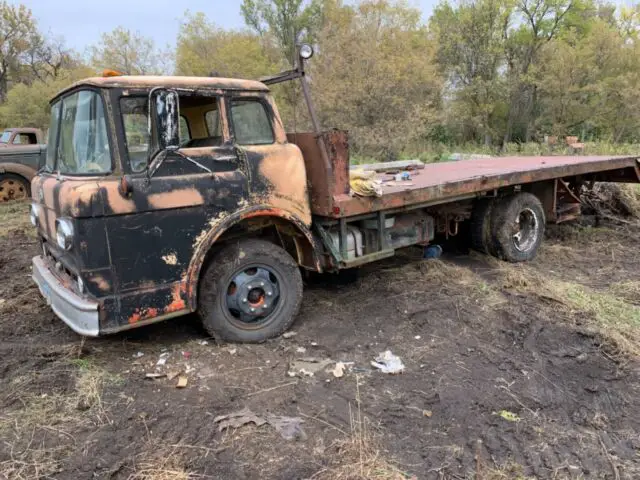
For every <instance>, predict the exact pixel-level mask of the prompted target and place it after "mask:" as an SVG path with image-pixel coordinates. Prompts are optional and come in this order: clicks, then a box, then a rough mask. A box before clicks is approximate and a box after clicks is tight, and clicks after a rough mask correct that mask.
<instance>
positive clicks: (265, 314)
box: [224, 265, 282, 329]
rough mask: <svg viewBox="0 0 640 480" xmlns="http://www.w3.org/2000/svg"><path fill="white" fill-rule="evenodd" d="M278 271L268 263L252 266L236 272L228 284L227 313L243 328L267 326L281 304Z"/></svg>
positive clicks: (280, 283) (229, 317) (231, 319)
mask: <svg viewBox="0 0 640 480" xmlns="http://www.w3.org/2000/svg"><path fill="white" fill-rule="evenodd" d="M281 285H282V282H281V280H280V276H279V274H278V273H277V272H276V271H274V270H273V269H272V268H270V267H267V266H266V265H250V266H248V267H243V268H242V269H240V270H238V271H236V272H235V273H234V274H233V275H232V277H231V281H230V282H229V284H228V285H227V290H226V296H225V300H224V303H225V312H226V313H227V317H228V319H229V320H230V321H232V322H233V323H234V324H236V325H237V326H238V327H240V328H244V329H255V328H261V327H264V326H265V325H266V324H267V323H269V322H270V321H271V320H272V319H273V318H274V316H275V315H274V314H275V312H276V311H277V310H278V309H279V307H280V305H281V303H282V302H281V298H280V297H281V295H282V293H281V289H280V286H281Z"/></svg>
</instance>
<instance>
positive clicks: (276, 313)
mask: <svg viewBox="0 0 640 480" xmlns="http://www.w3.org/2000/svg"><path fill="white" fill-rule="evenodd" d="M301 303H302V277H301V275H300V270H299V269H298V265H297V264H296V262H295V261H294V260H293V258H291V256H290V255H289V254H288V253H287V252H286V251H285V250H284V249H282V248H280V247H279V246H277V245H274V244H273V243H270V242H267V241H265V240H259V239H245V240H241V241H237V242H234V243H230V244H228V245H226V246H224V247H223V248H222V249H221V250H220V251H219V252H217V253H216V254H215V256H214V257H213V259H212V260H211V262H209V264H208V265H207V267H206V268H205V271H204V273H203V276H202V278H201V281H200V287H199V292H198V313H199V315H200V318H201V319H202V323H203V325H204V327H205V329H206V330H207V332H208V333H209V334H210V335H212V336H213V337H214V338H216V339H219V340H225V341H230V342H241V343H258V342H263V341H265V340H267V339H269V338H272V337H277V336H278V335H281V334H282V333H284V332H285V331H286V330H287V329H288V328H289V327H290V326H291V324H292V323H293V321H294V320H295V317H296V315H297V313H298V310H299V309H300V304H301Z"/></svg>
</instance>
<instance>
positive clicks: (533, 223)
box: [491, 192, 546, 263]
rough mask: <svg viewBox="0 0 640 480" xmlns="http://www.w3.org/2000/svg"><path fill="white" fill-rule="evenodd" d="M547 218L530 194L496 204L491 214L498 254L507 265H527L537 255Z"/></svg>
mask: <svg viewBox="0 0 640 480" xmlns="http://www.w3.org/2000/svg"><path fill="white" fill-rule="evenodd" d="M545 224H546V218H545V214H544V208H543V207H542V203H541V202H540V200H539V199H538V197H536V196H535V195H533V194H531V193H528V192H521V193H516V194H515V195H510V196H508V197H503V198H501V199H499V200H497V201H496V203H495V204H494V206H493V208H492V214H491V233H492V235H491V236H492V245H493V248H494V250H495V255H496V256H497V257H498V258H501V259H502V260H506V261H508V262H513V263H516V262H527V261H529V260H532V259H533V258H534V257H535V256H536V254H537V253H538V248H539V247H540V244H541V243H542V239H543V238H544V230H545Z"/></svg>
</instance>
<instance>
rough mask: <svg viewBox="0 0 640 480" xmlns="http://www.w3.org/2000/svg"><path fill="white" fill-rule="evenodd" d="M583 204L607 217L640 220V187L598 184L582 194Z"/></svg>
mask: <svg viewBox="0 0 640 480" xmlns="http://www.w3.org/2000/svg"><path fill="white" fill-rule="evenodd" d="M581 199H582V201H583V203H584V204H585V205H586V206H587V207H590V208H591V209H592V210H593V211H594V212H595V213H597V214H600V215H603V216H605V217H610V216H613V217H615V216H622V217H633V218H640V186H638V185H635V184H627V183H609V182H598V183H595V184H594V185H593V187H591V188H589V189H585V190H584V191H583V192H582V195H581Z"/></svg>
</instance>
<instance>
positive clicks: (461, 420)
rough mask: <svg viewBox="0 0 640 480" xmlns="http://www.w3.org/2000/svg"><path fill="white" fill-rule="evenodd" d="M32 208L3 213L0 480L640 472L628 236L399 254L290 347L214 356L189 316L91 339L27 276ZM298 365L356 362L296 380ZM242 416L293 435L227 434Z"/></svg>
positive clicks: (324, 308) (350, 288) (324, 296)
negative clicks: (276, 419)
mask: <svg viewBox="0 0 640 480" xmlns="http://www.w3.org/2000/svg"><path fill="white" fill-rule="evenodd" d="M25 212H26V205H24V204H18V205H15V204H14V205H12V206H2V207H0V221H1V222H0V223H1V224H2V225H1V228H0V275H1V277H0V278H2V282H0V440H1V441H0V477H2V478H11V479H13V478H16V479H18V478H20V479H27V478H28V479H33V478H56V479H96V478H97V479H174V478H176V479H181V478H182V479H186V478H215V479H254V478H256V479H257V478H274V479H304V478H324V479H338V478H379V479H401V478H419V479H422V478H447V479H474V478H475V479H502V478H504V479H515V478H523V479H524V478H541V479H547V478H603V479H604V478H607V479H618V478H620V479H622V478H629V479H631V478H640V457H639V452H640V450H639V449H640V415H639V412H640V398H639V396H638V393H639V386H640V370H639V368H638V367H639V363H638V361H637V351H636V350H635V348H636V345H638V343H637V342H636V337H635V335H636V334H635V329H636V328H640V316H639V313H638V310H639V309H638V307H637V306H636V305H638V304H639V302H640V296H638V292H640V288H639V286H640V282H638V272H640V256H638V255H637V252H638V249H637V238H638V234H639V233H640V227H639V226H637V225H635V224H627V223H615V222H614V223H612V222H609V223H607V224H603V225H601V226H599V227H596V228H593V227H585V226H584V225H581V224H577V223H576V224H572V225H563V226H557V227H553V228H550V229H549V231H548V233H547V238H546V240H545V244H544V247H543V248H542V251H541V253H540V255H539V256H538V258H537V259H536V260H535V261H534V262H532V263H530V264H528V265H515V266H514V265H506V264H503V263H500V262H497V261H495V260H492V259H489V258H486V257H483V256H481V255H478V254H473V253H471V254H469V253H467V252H464V251H461V252H460V251H457V252H456V251H454V252H449V253H446V254H445V256H444V257H443V258H442V260H440V261H438V260H435V261H434V260H426V261H423V260H421V258H420V256H421V255H420V254H421V252H420V251H419V250H408V251H405V252H403V253H402V254H401V255H400V256H398V257H397V258H395V259H392V260H389V261H386V262H382V263H379V264H377V265H375V266H370V267H367V268H366V270H365V271H363V272H362V275H361V277H360V279H359V280H358V281H357V282H355V283H353V284H348V285H338V284H334V283H331V282H329V283H327V282H324V283H323V282H322V281H318V280H314V281H313V282H311V283H310V284H309V285H308V286H307V289H306V292H305V297H304V304H303V308H302V311H301V313H300V315H299V317H298V319H297V322H296V323H295V325H294V328H293V331H294V332H296V335H295V336H292V337H290V338H279V339H276V340H273V341H270V342H267V343H265V344H262V345H217V344H215V342H214V341H213V340H212V339H208V338H207V337H206V334H205V333H204V332H203V330H202V329H201V328H200V327H199V325H198V321H197V318H195V317H189V318H182V319H176V320H173V321H169V322H166V323H163V324H158V325H155V326H150V327H146V328H142V329H139V330H136V331H131V332H128V333H126V334H120V335H116V336H111V337H107V338H100V339H87V340H82V339H81V338H80V337H78V336H77V335H75V334H74V333H73V332H71V331H70V330H69V329H68V328H67V327H66V326H65V325H64V324H63V323H62V322H61V321H59V320H58V319H56V317H55V316H54V315H53V313H52V312H51V311H50V310H49V308H48V307H47V306H46V305H45V303H44V302H43V300H42V299H41V298H40V295H39V293H38V291H37V289H36V287H34V285H33V283H32V281H31V279H30V259H31V257H32V256H33V255H35V254H37V251H38V248H37V245H36V240H35V238H34V236H33V233H32V231H31V229H30V227H29V226H28V225H27V223H26V222H25V215H26V213H25ZM303 349H304V350H303ZM385 350H391V351H392V352H393V353H394V354H396V355H398V356H399V357H400V358H401V359H402V361H403V362H404V365H405V367H406V368H405V371H404V373H403V374H400V375H388V374H384V373H381V372H379V371H377V370H375V369H374V368H373V367H372V366H371V363H370V362H371V360H373V359H374V357H376V356H377V355H378V354H379V353H380V352H383V351H385ZM638 351H640V350H638ZM163 353H164V354H168V356H167V355H164V356H165V357H167V359H166V364H165V365H164V366H156V363H157V362H158V360H159V358H160V356H161V355H162V354H163ZM303 357H315V358H318V359H331V360H333V361H343V362H353V364H350V365H347V368H346V370H345V373H344V376H342V377H340V378H337V377H335V376H334V375H333V374H332V373H330V372H327V370H331V369H332V368H334V365H333V364H331V365H328V366H327V367H326V368H325V369H322V370H320V371H319V372H318V373H316V374H315V375H314V376H304V377H302V378H301V377H299V376H294V377H292V376H290V375H289V374H288V372H289V371H290V370H291V366H290V364H291V362H292V361H293V360H296V359H300V358H303ZM147 373H161V374H168V375H169V377H170V378H168V377H161V378H157V379H148V378H145V374H147ZM181 376H184V377H186V378H187V379H188V384H187V386H186V387H185V388H182V389H179V388H176V385H177V382H178V380H179V378H180V377H181ZM245 408H248V409H250V410H251V411H252V412H253V413H254V414H255V415H257V416H262V417H264V416H267V417H268V416H269V415H277V416H288V417H298V418H300V419H301V420H302V421H303V423H302V424H301V427H302V430H303V433H299V432H298V435H297V439H294V440H285V439H283V438H282V436H281V435H280V433H278V432H277V431H276V430H275V429H274V428H273V427H272V426H270V425H269V424H265V425H262V426H259V427H257V426H255V425H253V424H248V425H245V426H240V427H238V428H228V429H225V430H223V431H219V429H218V425H219V424H218V423H215V422H214V419H215V417H217V416H219V415H225V414H229V413H233V412H237V411H239V410H242V409H245ZM268 418H272V417H268Z"/></svg>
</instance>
